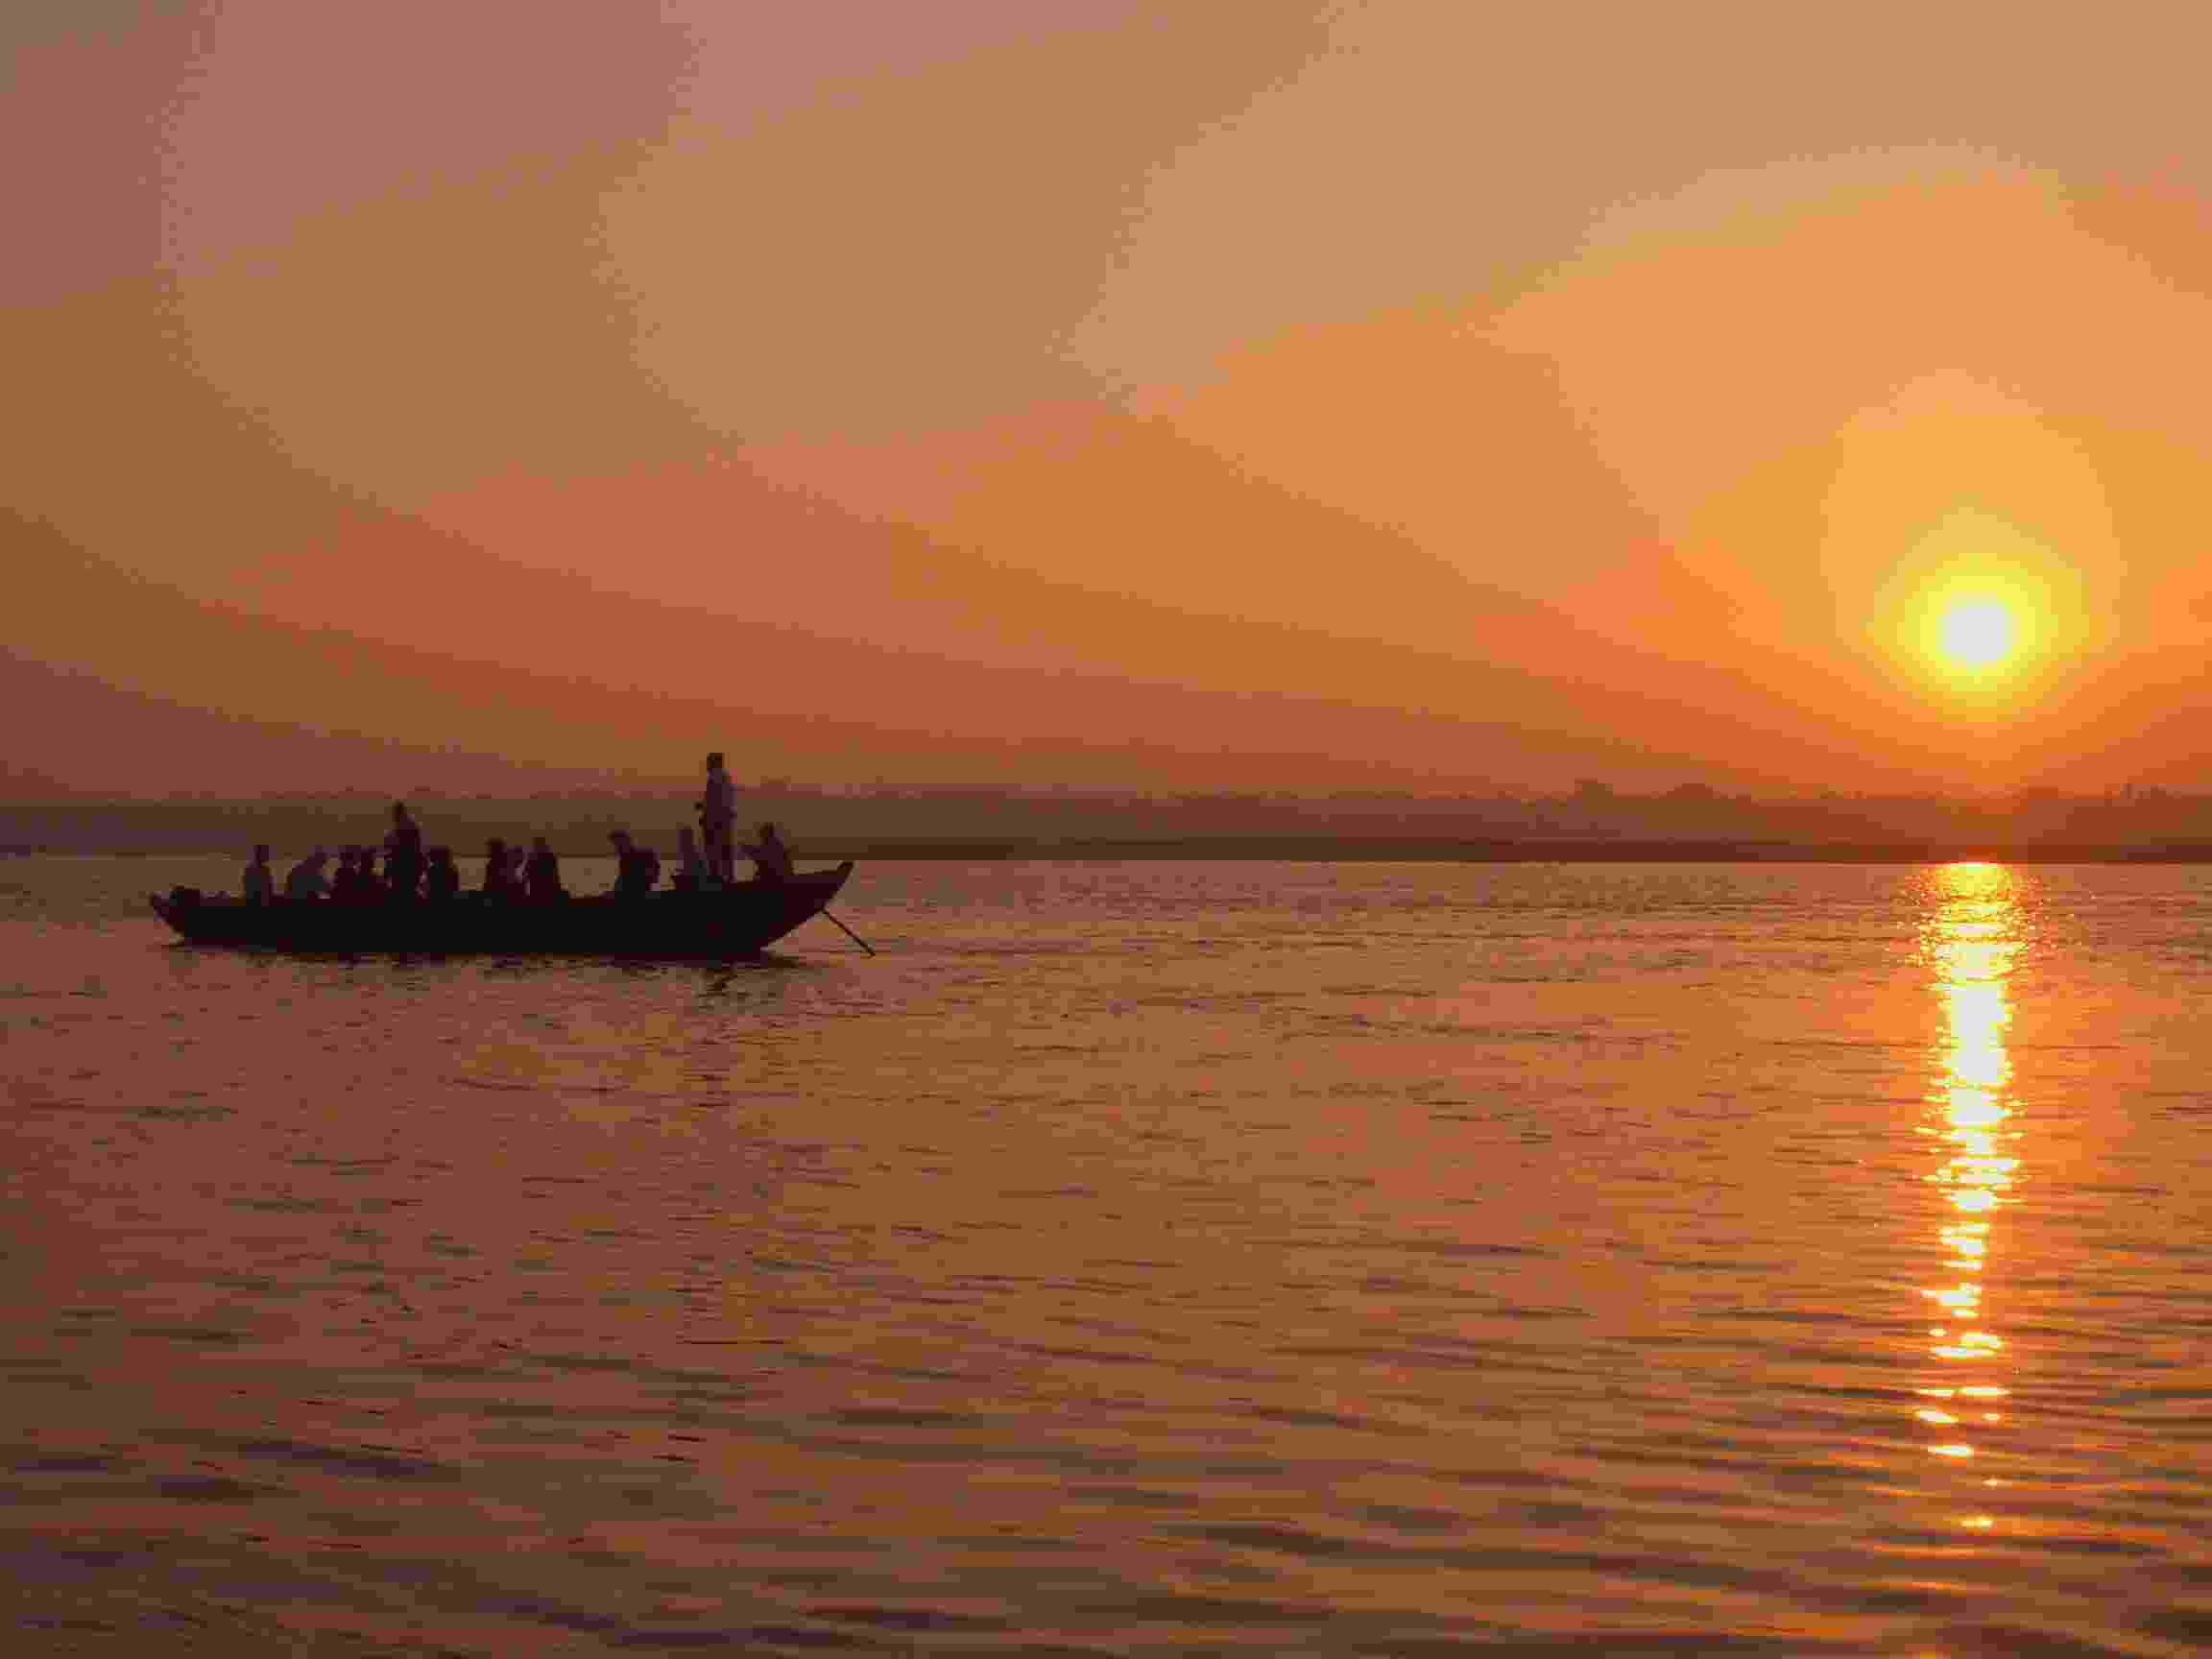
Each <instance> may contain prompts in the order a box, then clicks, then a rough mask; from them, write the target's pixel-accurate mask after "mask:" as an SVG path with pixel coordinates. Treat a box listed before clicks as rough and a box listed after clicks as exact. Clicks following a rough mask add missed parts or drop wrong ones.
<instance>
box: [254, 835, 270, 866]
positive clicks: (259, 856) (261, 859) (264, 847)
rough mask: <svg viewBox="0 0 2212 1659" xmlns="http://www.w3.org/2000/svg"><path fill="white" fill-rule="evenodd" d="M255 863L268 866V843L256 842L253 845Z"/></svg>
mask: <svg viewBox="0 0 2212 1659" xmlns="http://www.w3.org/2000/svg"><path fill="white" fill-rule="evenodd" d="M253 862H254V863H256V864H266V863H268V862H269V843H268V842H266V841H256V842H254V843H253Z"/></svg>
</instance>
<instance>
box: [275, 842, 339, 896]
mask: <svg viewBox="0 0 2212 1659" xmlns="http://www.w3.org/2000/svg"><path fill="white" fill-rule="evenodd" d="M329 862H330V854H327V853H325V852H324V851H323V849H322V848H320V847H318V848H316V849H315V850H314V851H313V852H312V853H310V854H307V856H306V857H304V858H302V859H301V860H300V862H299V863H297V864H295V865H293V866H292V868H291V870H290V871H288V872H287V873H286V875H285V877H284V897H285V898H287V899H291V900H298V901H304V900H308V899H320V898H322V897H323V895H324V894H325V893H327V892H329V891H330V882H329V880H328V878H325V876H324V874H323V866H324V865H325V864H327V863H329Z"/></svg>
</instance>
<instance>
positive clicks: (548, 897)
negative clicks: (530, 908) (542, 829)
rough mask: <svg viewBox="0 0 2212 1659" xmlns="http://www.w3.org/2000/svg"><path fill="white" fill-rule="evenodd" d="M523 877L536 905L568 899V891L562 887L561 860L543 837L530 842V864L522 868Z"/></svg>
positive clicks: (534, 838) (540, 836) (537, 837)
mask: <svg viewBox="0 0 2212 1659" xmlns="http://www.w3.org/2000/svg"><path fill="white" fill-rule="evenodd" d="M522 877H523V880H524V882H525V884H526V885H527V886H528V888H529V891H530V898H531V900H532V902H535V903H539V904H548V903H551V902H553V901H554V900H556V899H565V898H567V897H568V890H567V889H566V888H565V887H564V886H562V885H561V859H560V857H559V856H558V855H557V854H555V853H554V851H553V849H552V847H551V846H550V845H549V844H547V842H546V840H545V837H544V836H542V835H539V836H536V837H533V838H532V840H531V842H530V862H529V863H527V864H525V865H523V866H522Z"/></svg>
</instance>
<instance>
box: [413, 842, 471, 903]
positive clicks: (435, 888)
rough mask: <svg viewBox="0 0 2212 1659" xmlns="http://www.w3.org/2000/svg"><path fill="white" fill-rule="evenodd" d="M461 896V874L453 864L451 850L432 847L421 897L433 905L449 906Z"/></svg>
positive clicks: (423, 879)
mask: <svg viewBox="0 0 2212 1659" xmlns="http://www.w3.org/2000/svg"><path fill="white" fill-rule="evenodd" d="M460 895H461V872H460V870H459V869H457V868H456V867H455V866H454V863H453V849H452V848H450V847H433V848H431V849H430V854H429V869H428V872H427V873H426V874H425V875H424V877H423V878H422V897H423V898H425V899H427V900H429V901H430V902H433V903H438V904H449V903H451V902H453V901H454V900H455V899H457V898H459V897H460Z"/></svg>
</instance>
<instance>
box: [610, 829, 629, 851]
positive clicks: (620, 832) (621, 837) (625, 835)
mask: <svg viewBox="0 0 2212 1659" xmlns="http://www.w3.org/2000/svg"><path fill="white" fill-rule="evenodd" d="M607 839H608V840H610V841H612V842H613V843H614V851H615V852H617V853H627V852H629V851H630V831H629V830H627V829H610V830H608V831H607Z"/></svg>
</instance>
